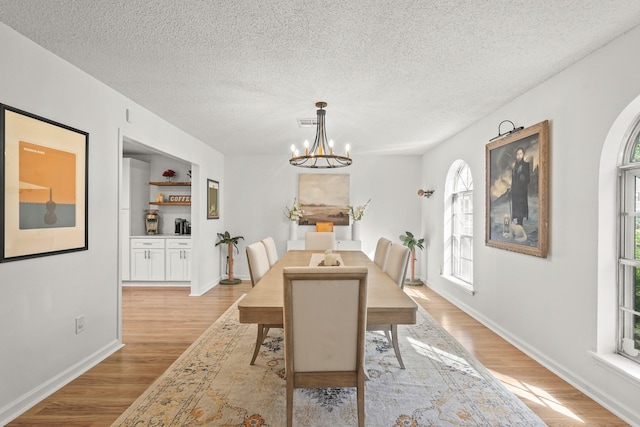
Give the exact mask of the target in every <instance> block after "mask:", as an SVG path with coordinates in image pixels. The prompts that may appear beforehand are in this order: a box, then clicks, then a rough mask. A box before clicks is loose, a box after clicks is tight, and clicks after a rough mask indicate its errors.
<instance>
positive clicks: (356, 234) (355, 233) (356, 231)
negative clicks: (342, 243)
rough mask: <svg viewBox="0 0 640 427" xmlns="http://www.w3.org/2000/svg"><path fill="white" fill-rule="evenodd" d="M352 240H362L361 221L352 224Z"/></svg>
mask: <svg viewBox="0 0 640 427" xmlns="http://www.w3.org/2000/svg"><path fill="white" fill-rule="evenodd" d="M351 240H360V221H353V223H352V224H351Z"/></svg>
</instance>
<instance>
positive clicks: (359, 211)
mask: <svg viewBox="0 0 640 427" xmlns="http://www.w3.org/2000/svg"><path fill="white" fill-rule="evenodd" d="M369 203H371V199H369V200H367V203H365V204H364V205H359V206H355V207H354V206H351V205H349V206H347V209H349V217H350V218H351V219H352V220H354V221H360V220H361V219H362V217H363V216H364V211H365V210H366V209H367V207H368V206H369Z"/></svg>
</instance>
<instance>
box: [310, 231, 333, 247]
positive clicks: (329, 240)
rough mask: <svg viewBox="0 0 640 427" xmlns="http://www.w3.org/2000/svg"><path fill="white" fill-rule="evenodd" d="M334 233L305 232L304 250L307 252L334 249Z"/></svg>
mask: <svg viewBox="0 0 640 427" xmlns="http://www.w3.org/2000/svg"><path fill="white" fill-rule="evenodd" d="M335 246H336V233H332V232H317V231H307V234H305V245H304V247H305V249H307V250H323V251H326V250H327V249H335Z"/></svg>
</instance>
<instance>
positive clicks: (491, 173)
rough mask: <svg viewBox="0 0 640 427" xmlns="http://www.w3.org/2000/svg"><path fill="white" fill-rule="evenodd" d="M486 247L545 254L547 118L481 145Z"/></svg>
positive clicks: (547, 213)
mask: <svg viewBox="0 0 640 427" xmlns="http://www.w3.org/2000/svg"><path fill="white" fill-rule="evenodd" d="M486 192H487V194H486V224H485V225H486V227H485V230H486V235H485V244H486V245H487V246H491V247H495V248H499V249H504V250H508V251H514V252H519V253H522V254H527V255H533V256H537V257H541V258H546V257H547V252H548V246H549V235H548V229H549V201H548V198H549V121H548V120H545V121H543V122H540V123H537V124H535V125H533V126H530V127H528V128H526V129H523V130H521V131H518V132H515V133H511V134H509V135H507V136H505V137H503V138H501V139H498V140H496V141H493V142H490V143H489V144H487V145H486Z"/></svg>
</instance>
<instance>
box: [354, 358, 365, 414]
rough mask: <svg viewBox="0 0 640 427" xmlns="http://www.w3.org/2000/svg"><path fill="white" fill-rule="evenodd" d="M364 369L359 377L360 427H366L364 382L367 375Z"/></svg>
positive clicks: (357, 394) (357, 395) (357, 396)
mask: <svg viewBox="0 0 640 427" xmlns="http://www.w3.org/2000/svg"><path fill="white" fill-rule="evenodd" d="M361 369H362V371H363V372H362V374H361V375H359V376H358V387H357V389H356V390H357V393H356V398H357V403H358V426H359V427H364V380H365V378H364V377H365V373H364V368H361Z"/></svg>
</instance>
